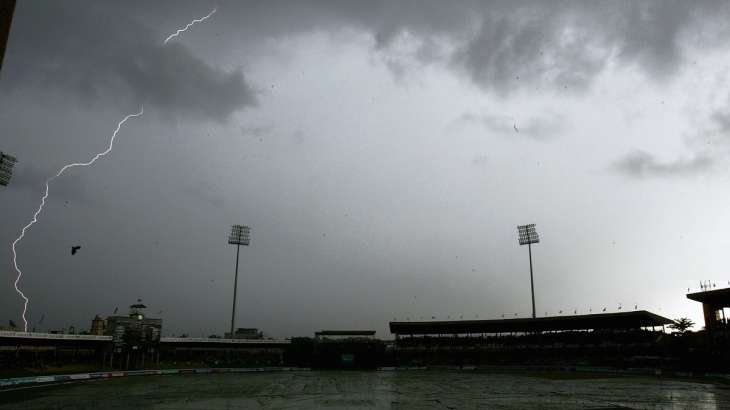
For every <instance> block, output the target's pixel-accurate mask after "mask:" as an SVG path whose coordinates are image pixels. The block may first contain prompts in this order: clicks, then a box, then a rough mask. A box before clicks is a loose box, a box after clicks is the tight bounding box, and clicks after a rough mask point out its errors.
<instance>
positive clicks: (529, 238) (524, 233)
mask: <svg viewBox="0 0 730 410" xmlns="http://www.w3.org/2000/svg"><path fill="white" fill-rule="evenodd" d="M517 233H518V236H519V241H520V246H522V245H527V251H528V253H529V255H530V291H531V292H532V318H533V319H535V317H536V316H535V284H534V281H533V278H532V244H533V243H539V242H540V236H539V235H538V234H537V231H536V230H535V224H527V225H518V226H517Z"/></svg>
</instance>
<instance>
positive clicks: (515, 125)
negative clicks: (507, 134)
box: [512, 123, 520, 132]
mask: <svg viewBox="0 0 730 410" xmlns="http://www.w3.org/2000/svg"><path fill="white" fill-rule="evenodd" d="M512 128H514V129H515V132H520V130H518V129H517V123H514V124H512Z"/></svg>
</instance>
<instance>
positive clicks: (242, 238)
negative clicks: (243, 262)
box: [228, 225, 251, 339]
mask: <svg viewBox="0 0 730 410" xmlns="http://www.w3.org/2000/svg"><path fill="white" fill-rule="evenodd" d="M228 243H229V244H230V245H236V278H235V279H234V281H233V311H232V312H231V339H233V328H234V326H235V324H236V291H237V290H238V254H239V252H240V251H241V245H243V246H248V244H249V243H251V228H250V227H248V226H245V225H233V226H232V227H231V234H230V235H228Z"/></svg>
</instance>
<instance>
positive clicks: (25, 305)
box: [12, 8, 218, 332]
mask: <svg viewBox="0 0 730 410" xmlns="http://www.w3.org/2000/svg"><path fill="white" fill-rule="evenodd" d="M217 10H218V9H217V8H214V9H213V10H211V12H210V13H208V14H207V15H206V16H205V17H202V18H199V19H195V20H193V21H191V22H190V23H188V24H187V25H186V26H185V27H184V28H182V29H179V30H177V31H176V32H174V33H173V34H170V35H169V36H168V37H167V38H166V39H165V41H164V43H163V44H167V42H168V41H170V40H172V39H173V38H175V37H177V36H179V35H180V33H183V32H185V31H187V29H189V28H190V27H192V26H193V25H194V24H197V23H200V22H203V21H205V20H207V19H208V18H210V16H212V15H213V14H214V13H215V12H216V11H217ZM142 114H144V106H142V107H141V109H140V111H139V112H138V113H136V114H129V115H127V116H126V117H124V118H123V119H122V120H121V121H119V123H118V124H117V128H116V129H115V130H114V133H113V134H112V136H111V139H110V141H109V147H108V148H107V149H106V150H105V151H102V152H100V153H98V154H96V155H95V156H94V157H93V158H92V159H91V160H89V161H88V162H76V163H72V164H68V165H65V166H64V167H63V168H61V170H60V171H58V173H56V175H54V176H52V177H50V178H48V179H47V180H46V190H45V192H44V193H43V197H41V204H40V205H39V206H38V209H37V210H36V211H35V213H34V214H33V218H32V219H31V220H30V222H28V224H27V225H25V226H24V227H23V229H22V230H21V231H20V236H18V238H16V239H15V240H14V241H13V245H12V250H13V266H14V267H15V271H16V272H17V273H18V275H17V277H16V278H15V282H14V283H13V286H14V287H15V291H16V292H17V293H18V294H19V295H20V297H21V298H23V301H24V302H23V315H22V317H23V331H24V332H27V331H28V320H27V319H26V318H25V314H26V312H27V311H28V302H29V299H28V297H27V296H25V294H24V293H23V291H21V290H20V288H19V287H18V283H19V282H20V279H21V277H22V276H23V271H21V270H20V267H19V266H18V255H17V252H16V250H15V248H16V246H17V245H18V243H20V241H21V240H22V239H23V237H25V233H26V232H27V231H28V229H30V227H31V226H33V225H34V224H35V223H36V222H38V215H40V213H41V212H42V211H43V207H44V206H45V205H46V199H47V198H48V191H49V185H50V183H51V181H53V180H54V179H56V178H58V177H60V176H61V175H62V174H63V173H64V172H66V170H67V169H71V168H74V167H86V166H89V165H92V164H93V163H94V162H96V160H98V159H99V158H101V157H103V156H105V155H106V154H108V153H110V152H111V150H112V148H114V139H116V137H117V134H118V133H119V130H120V129H121V128H122V125H124V123H125V122H127V120H129V119H130V118H132V117H139V116H141V115H142Z"/></svg>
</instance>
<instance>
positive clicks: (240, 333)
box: [225, 327, 264, 340]
mask: <svg viewBox="0 0 730 410" xmlns="http://www.w3.org/2000/svg"><path fill="white" fill-rule="evenodd" d="M225 338H226V339H249V340H260V339H263V338H264V333H263V332H260V331H259V330H258V329H256V328H255V327H239V328H238V329H236V331H235V333H233V336H231V332H226V333H225Z"/></svg>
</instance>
